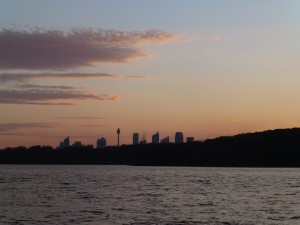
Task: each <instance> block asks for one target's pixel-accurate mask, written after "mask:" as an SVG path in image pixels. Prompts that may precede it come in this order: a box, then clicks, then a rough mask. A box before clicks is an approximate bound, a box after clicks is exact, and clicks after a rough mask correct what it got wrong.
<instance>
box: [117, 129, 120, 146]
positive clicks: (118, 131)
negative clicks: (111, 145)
mask: <svg viewBox="0 0 300 225" xmlns="http://www.w3.org/2000/svg"><path fill="white" fill-rule="evenodd" d="M120 133H121V131H120V128H118V130H117V134H118V147H119V146H120Z"/></svg>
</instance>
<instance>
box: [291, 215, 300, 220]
mask: <svg viewBox="0 0 300 225" xmlns="http://www.w3.org/2000/svg"><path fill="white" fill-rule="evenodd" d="M290 220H300V216H293V217H291V218H290Z"/></svg>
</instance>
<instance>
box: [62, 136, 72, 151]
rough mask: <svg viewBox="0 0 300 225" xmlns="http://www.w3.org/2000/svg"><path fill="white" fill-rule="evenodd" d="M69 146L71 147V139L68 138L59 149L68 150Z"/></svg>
mask: <svg viewBox="0 0 300 225" xmlns="http://www.w3.org/2000/svg"><path fill="white" fill-rule="evenodd" d="M69 146H70V138H69V137H66V138H65V139H64V141H62V142H60V143H59V148H60V149H65V148H68V147H69Z"/></svg>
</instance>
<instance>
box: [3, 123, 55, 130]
mask: <svg viewBox="0 0 300 225" xmlns="http://www.w3.org/2000/svg"><path fill="white" fill-rule="evenodd" d="M54 127H55V126H54V124H51V123H0V132H7V131H11V130H18V129H36V128H54Z"/></svg>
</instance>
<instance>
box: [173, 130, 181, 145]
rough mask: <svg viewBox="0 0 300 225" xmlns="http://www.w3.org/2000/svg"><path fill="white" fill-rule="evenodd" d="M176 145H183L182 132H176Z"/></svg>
mask: <svg viewBox="0 0 300 225" xmlns="http://www.w3.org/2000/svg"><path fill="white" fill-rule="evenodd" d="M175 143H176V144H181V143H183V133H182V132H176V134H175Z"/></svg>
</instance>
